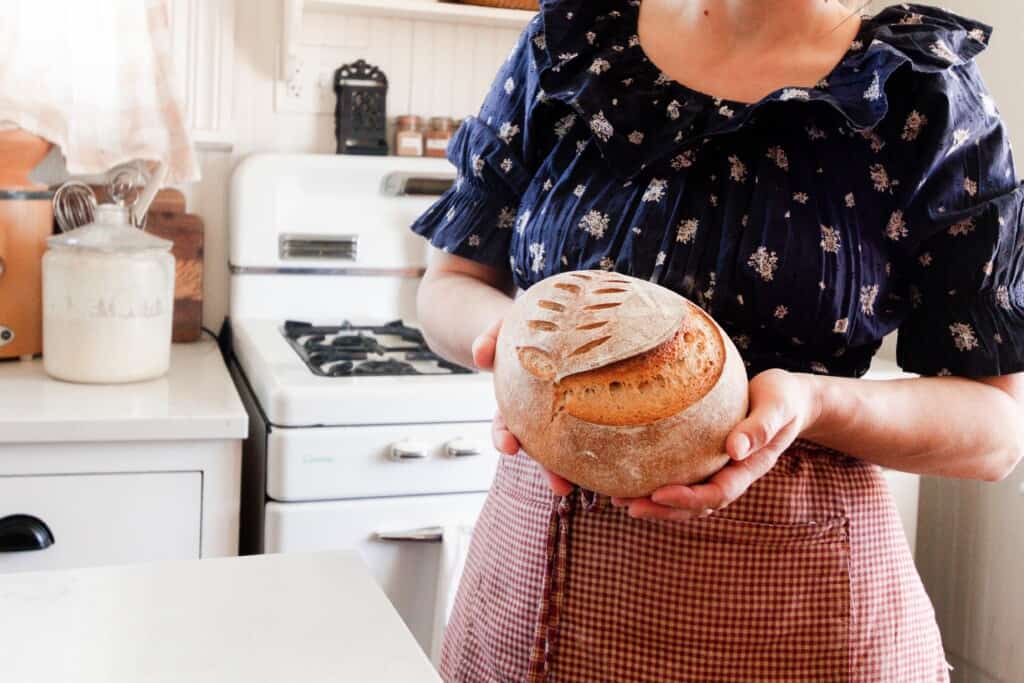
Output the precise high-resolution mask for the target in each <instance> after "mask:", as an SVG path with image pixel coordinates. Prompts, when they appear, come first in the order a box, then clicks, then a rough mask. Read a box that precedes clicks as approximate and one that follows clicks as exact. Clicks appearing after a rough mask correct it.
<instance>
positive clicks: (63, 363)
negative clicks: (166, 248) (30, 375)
mask: <svg viewBox="0 0 1024 683" xmlns="http://www.w3.org/2000/svg"><path fill="white" fill-rule="evenodd" d="M173 310H174V257H173V256H172V255H171V254H170V253H169V252H160V251H146V252H135V253H110V252H99V251H88V250H81V249H50V250H49V251H47V253H46V254H45V255H44V257H43V365H44V368H45V369H46V372H47V373H48V374H50V375H51V376H53V377H56V378H58V379H62V380H67V381H70V382H87V383H99V384H105V383H121V382H137V381H142V380H147V379H153V378H155V377H159V376H161V375H163V374H164V373H166V372H167V369H168V366H169V364H170V352H171V328H172V318H173Z"/></svg>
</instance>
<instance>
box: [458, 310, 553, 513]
mask: <svg viewBox="0 0 1024 683" xmlns="http://www.w3.org/2000/svg"><path fill="white" fill-rule="evenodd" d="M499 331H501V321H500V320H499V321H498V322H496V323H494V324H493V325H491V326H490V327H489V328H488V329H487V330H486V331H485V332H484V333H483V334H481V335H480V336H479V337H477V338H476V339H475V340H473V363H474V364H475V365H476V366H477V367H478V368H480V369H481V370H492V369H493V368H494V351H495V349H496V348H497V347H498V332H499ZM491 440H492V441H493V442H494V447H495V448H496V449H497V450H498V452H499V453H503V454H505V455H517V454H518V453H519V452H520V451H521V450H522V449H521V447H520V445H519V440H518V439H516V437H515V436H514V435H513V434H512V432H510V431H509V430H508V425H506V424H505V418H504V417H502V415H501V413H500V412H496V413H495V414H494V422H493V423H492V426H491ZM541 469H542V470H544V474H545V475H547V478H548V484H549V485H550V486H551V490H552V491H554V492H555V495H556V496H566V495H568V494H569V493H570V492H571V491H572V489H573V485H572V484H571V483H570V482H568V481H567V480H565V479H563V478H562V477H560V476H558V475H557V474H555V473H553V472H549V471H547V470H546V469H544V468H543V467H542V468H541Z"/></svg>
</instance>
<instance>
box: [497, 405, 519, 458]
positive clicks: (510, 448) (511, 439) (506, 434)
mask: <svg viewBox="0 0 1024 683" xmlns="http://www.w3.org/2000/svg"><path fill="white" fill-rule="evenodd" d="M491 441H492V442H494V448H495V449H496V450H497V451H498V452H499V453H503V454H505V455H515V454H516V453H518V452H519V449H520V448H521V446H520V445H519V440H518V439H517V438H516V437H515V436H514V435H513V434H512V432H510V431H509V430H508V426H507V425H506V424H505V418H503V417H502V416H501V413H495V414H494V422H492V423H491Z"/></svg>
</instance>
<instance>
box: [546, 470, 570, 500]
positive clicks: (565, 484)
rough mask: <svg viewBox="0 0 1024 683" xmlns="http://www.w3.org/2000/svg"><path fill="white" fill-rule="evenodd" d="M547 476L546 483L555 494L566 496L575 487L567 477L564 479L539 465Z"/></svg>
mask: <svg viewBox="0 0 1024 683" xmlns="http://www.w3.org/2000/svg"><path fill="white" fill-rule="evenodd" d="M541 470H543V472H544V475H545V476H546V477H547V478H548V485H549V486H550V487H551V490H552V491H553V492H554V494H555V495H556V496H568V495H569V494H570V493H572V490H573V489H574V488H575V487H574V486H573V485H572V483H571V482H570V481H569V480H568V479H564V478H562V477H560V476H558V475H557V474H555V473H554V472H552V471H550V470H548V469H547V468H545V467H541Z"/></svg>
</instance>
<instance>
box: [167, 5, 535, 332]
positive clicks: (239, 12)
mask: <svg viewBox="0 0 1024 683" xmlns="http://www.w3.org/2000/svg"><path fill="white" fill-rule="evenodd" d="M198 1H199V0H173V2H172V5H171V6H172V13H171V15H172V21H173V20H174V18H175V17H178V19H179V21H182V22H184V21H186V20H188V18H189V16H193V17H194V15H195V12H194V11H193V12H192V13H191V15H190V14H189V13H188V12H186V11H184V10H183V9H182V7H184V8H185V9H189V8H191V9H192V10H195V9H196V8H195V7H194V6H193V5H195V3H196V2H198ZM206 1H207V0H203V2H206ZM210 1H211V2H228V3H231V2H234V5H233V12H234V16H233V22H234V35H233V39H232V40H230V45H231V49H232V51H233V67H232V68H231V69H230V70H229V71H228V74H227V75H225V76H220V77H216V78H214V77H213V76H208V75H207V74H199V77H198V78H197V77H196V75H195V74H189V73H188V72H187V71H186V69H196V68H198V67H196V66H195V64H196V63H202V61H203V60H199V59H198V58H196V57H192V58H191V61H189V58H188V56H187V55H188V54H196V52H197V51H196V50H194V49H193V50H192V51H191V53H189V52H188V48H187V45H188V40H189V39H188V38H181V39H179V40H178V41H177V42H176V44H175V46H174V49H175V50H176V51H178V53H177V54H178V64H179V77H181V78H183V79H184V80H185V81H186V82H187V83H190V84H191V85H189V86H188V89H187V92H186V100H187V101H188V103H189V114H190V116H191V117H192V118H191V120H193V121H194V122H195V126H196V127H197V128H198V129H200V130H203V129H205V128H215V129H217V130H219V134H214V133H203V134H200V135H198V140H199V141H200V142H201V143H203V144H202V145H201V150H202V151H201V154H200V158H201V166H202V173H203V179H202V181H201V182H199V183H197V184H195V185H194V186H192V187H190V188H187V190H186V191H187V194H188V197H189V210H190V211H193V212H196V213H199V214H200V215H201V216H202V217H203V221H204V223H205V226H206V258H205V265H206V287H205V303H204V312H203V320H204V323H205V324H206V325H207V326H208V327H210V328H212V329H218V328H219V326H220V323H221V321H222V320H223V319H224V316H225V315H226V314H227V311H228V301H227V290H228V267H227V253H228V252H227V246H228V245H227V220H228V216H227V199H228V196H227V193H228V187H229V181H230V177H231V172H232V170H233V169H234V167H235V165H237V163H238V162H239V161H240V160H241V159H242V158H243V157H245V156H246V155H248V154H251V153H254V152H294V153H325V154H329V153H333V152H334V149H335V140H334V119H333V114H334V103H335V96H334V92H333V89H332V77H333V73H334V70H335V69H336V68H337V67H338V66H340V65H341V64H343V63H347V62H351V61H354V60H356V59H359V58H363V59H366V60H367V61H368V62H370V63H372V64H375V65H377V66H379V67H380V68H381V69H382V70H383V71H384V72H385V73H386V74H387V76H388V81H389V90H388V114H389V117H391V118H394V117H395V116H398V115H402V114H407V113H412V114H419V115H421V116H424V117H429V116H452V117H458V118H461V117H463V116H466V115H469V114H473V113H475V112H476V110H477V109H478V108H479V106H480V103H481V101H482V100H483V97H484V95H485V94H486V91H487V89H488V87H489V86H490V84H491V81H492V80H493V78H494V75H495V73H496V72H497V70H498V68H499V66H500V65H501V62H502V61H503V60H504V59H505V57H506V56H507V55H508V53H509V51H510V50H511V49H512V47H513V46H514V44H515V41H516V38H517V37H518V35H519V30H518V29H510V28H497V27H490V26H475V25H459V24H452V23H446V22H442V21H426V20H412V19H400V18H388V17H368V16H350V15H346V14H343V13H335V12H329V13H320V12H312V13H310V12H307V13H305V14H304V16H303V22H302V29H301V34H300V37H299V41H298V43H299V47H298V54H299V69H300V71H299V76H298V77H297V78H296V79H295V81H294V82H292V83H290V84H289V83H285V82H284V81H281V80H278V79H277V77H276V76H277V74H278V72H279V70H278V67H279V63H278V61H279V59H280V43H281V21H282V2H281V0H210ZM226 11H227V10H225V13H226ZM218 20H219V19H218ZM193 21H194V19H193ZM185 33H186V34H190V33H199V34H202V31H193V32H189V31H185ZM175 34H176V35H180V32H175ZM192 39H193V40H200V41H203V40H208V39H210V37H209V36H205V37H204V35H198V37H193V38H192ZM218 41H219V42H218V43H217V44H218V45H221V46H223V45H224V44H226V43H227V42H228V41H227V40H226V39H225V38H219V39H218ZM204 49H206V50H210V49H213V48H204ZM199 54H200V56H201V55H202V53H199ZM215 54H217V55H219V54H220V53H219V52H217V53H215ZM205 61H206V63H210V60H209V58H207V59H206V60H205ZM204 76H207V78H205V79H204V78H203V77H204ZM196 81H199V84H198V85H195V82H196ZM215 81H216V82H217V83H218V84H219V85H220V86H221V87H225V88H228V89H229V92H230V94H229V95H228V96H227V97H224V93H223V92H220V91H218V92H208V90H209V88H210V87H211V85H210V84H211V83H213V82H215ZM204 88H206V90H204ZM204 94H205V97H204ZM210 102H212V103H213V104H210ZM220 103H223V104H220ZM218 107H219V108H218ZM218 116H225V117H228V120H227V122H224V121H218V120H217V117H218ZM227 144H229V145H230V150H227V151H226V150H225V149H224V145H227Z"/></svg>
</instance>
